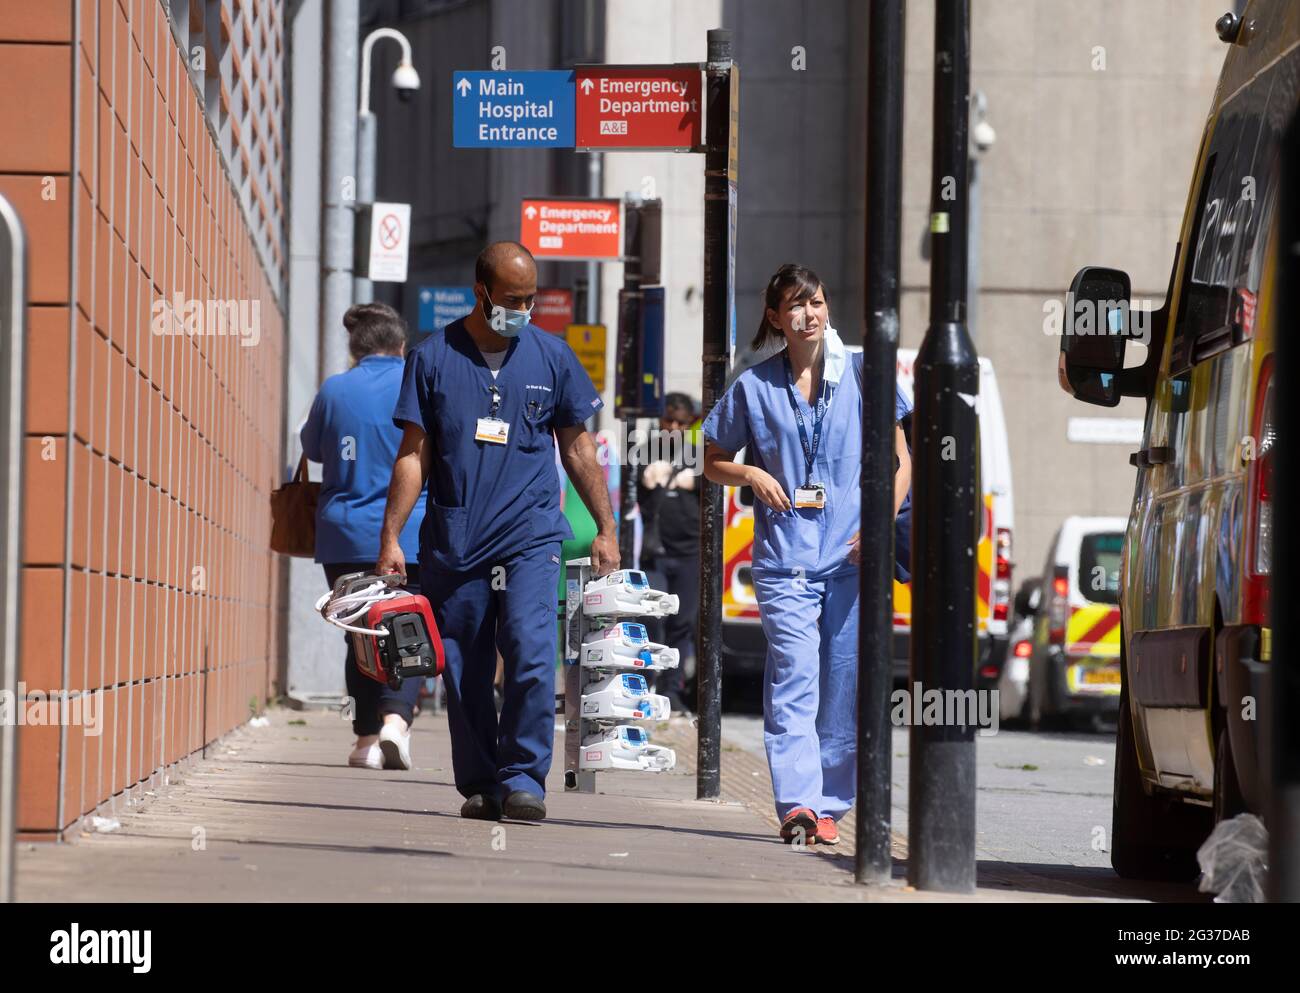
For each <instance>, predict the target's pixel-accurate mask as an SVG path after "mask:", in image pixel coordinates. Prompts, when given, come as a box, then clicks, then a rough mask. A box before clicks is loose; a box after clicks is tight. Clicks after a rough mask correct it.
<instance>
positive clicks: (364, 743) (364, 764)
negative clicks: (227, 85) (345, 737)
mask: <svg viewBox="0 0 1300 993" xmlns="http://www.w3.org/2000/svg"><path fill="white" fill-rule="evenodd" d="M348 765H350V766H352V768H354V769H382V768H383V767H384V753H383V752H382V751H380V750H379V740H378V738H376V737H375V736H374V735H366V736H365V737H364V738H358V739H357V747H356V748H354V749H352V754H351V755H349V756H348Z"/></svg>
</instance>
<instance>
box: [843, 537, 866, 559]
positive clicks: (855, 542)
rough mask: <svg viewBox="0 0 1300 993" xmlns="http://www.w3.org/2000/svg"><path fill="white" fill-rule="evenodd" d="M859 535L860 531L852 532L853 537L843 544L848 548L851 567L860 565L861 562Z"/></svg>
mask: <svg viewBox="0 0 1300 993" xmlns="http://www.w3.org/2000/svg"><path fill="white" fill-rule="evenodd" d="M861 534H862V532H860V531H854V532H853V537H852V538H850V539H849V540H848V541H847V542H845V544H847V545H848V546H849V561H850V562H851V563H852V564H853V565H860V564H861V562H862V539H861Z"/></svg>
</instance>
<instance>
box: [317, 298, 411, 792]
mask: <svg viewBox="0 0 1300 993" xmlns="http://www.w3.org/2000/svg"><path fill="white" fill-rule="evenodd" d="M343 326H344V327H345V328H347V331H348V349H349V351H350V352H351V353H352V358H353V360H354V361H355V363H356V364H355V365H354V366H353V367H352V368H351V369H349V370H348V371H347V372H344V373H340V374H338V375H336V376H331V377H330V378H329V379H327V380H325V383H324V384H323V385H322V386H321V388H320V392H319V393H318V394H317V395H316V400H315V402H314V403H313V404H312V408H311V413H310V414H309V415H308V417H307V423H306V424H304V425H303V427H302V431H301V432H300V437H301V439H302V450H303V454H304V455H305V456H306V457H307V458H309V459H310V460H311V461H313V462H320V463H321V464H322V466H323V471H322V481H321V490H320V497H319V501H318V503H317V509H316V561H317V562H319V563H321V565H322V566H323V567H324V569H325V580H326V582H327V583H329V585H330V586H331V587H332V586H333V585H334V582H335V581H336V580H337V579H338V578H339V577H340V576H344V575H347V574H348V573H351V572H372V571H373V570H374V564H375V556H376V555H377V554H378V550H379V544H380V543H379V531H380V526H381V525H382V523H383V516H384V505H385V503H386V502H387V499H388V482H389V479H390V477H391V475H392V469H393V462H394V460H395V459H396V457H397V449H398V445H399V444H400V443H401V440H402V431H401V429H400V428H397V427H395V426H394V425H393V407H394V406H395V405H396V404H397V394H398V392H399V390H400V389H401V385H402V369H403V363H404V358H403V352H404V351H405V347H406V340H407V329H406V322H405V321H403V320H402V318H401V316H400V315H399V314H398V313H397V312H396V311H395V310H393V309H392V308H391V307H389V306H386V305H385V304H382V303H364V304H357V305H356V306H354V307H351V308H349V310H348V311H347V313H346V314H344V315H343ZM423 507H424V501H423V500H421V501H420V502H419V503H417V505H416V509H415V510H414V511H413V512H412V513H411V517H410V519H409V520H408V521H407V522H406V527H405V528H403V529H402V534H401V545H402V551H403V552H404V553H405V554H406V561H407V562H408V563H409V564H410V568H409V569H408V572H407V576H408V581H407V583H406V584H405V585H406V588H407V589H408V590H409V591H411V592H413V593H419V592H420V590H419V587H418V583H419V578H418V577H419V575H420V570H419V569H418V568H415V563H416V559H417V558H418V552H419V532H420V523H421V521H422V519H423V516H424V514H423V509H422V508H423ZM344 640H345V641H346V642H347V646H348V653H347V668H346V678H347V688H348V695H349V696H351V697H352V701H353V704H354V708H355V709H354V711H353V715H354V716H353V721H352V730H353V732H354V733H355V734H356V736H357V743H356V747H355V748H354V749H353V750H352V754H351V755H350V756H348V765H351V766H357V767H360V768H366V769H381V768H383V769H410V768H411V744H410V740H411V720H412V717H413V716H414V711H415V705H416V703H417V702H418V699H419V693H420V683H421V681H420V680H418V679H408V680H405V681H403V683H402V687H401V689H399V690H393V689H390V688H389V687H387V686H385V685H383V684H381V683H378V682H376V681H374V680H372V679H369V678H368V677H366V676H365V675H363V674H362V673H361V672H360V671H358V669H357V665H356V657H355V654H354V650H353V647H352V639H351V637H350V636H348V635H345V636H344Z"/></svg>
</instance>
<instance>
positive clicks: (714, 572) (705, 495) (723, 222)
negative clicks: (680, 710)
mask: <svg viewBox="0 0 1300 993" xmlns="http://www.w3.org/2000/svg"><path fill="white" fill-rule="evenodd" d="M705 78H706V94H705V101H706V117H705V135H704V138H705V150H704V349H703V389H702V399H703V405H704V410H705V412H706V413H707V412H708V411H710V410H712V409H713V405H714V404H716V403H717V402H718V400H719V399H721V397H722V394H723V391H724V390H725V389H726V385H727V367H728V366H729V365H730V363H731V341H730V327H731V301H730V294H729V292H728V283H729V281H730V276H729V272H730V266H729V257H730V252H731V245H730V244H729V242H730V238H731V234H730V214H729V205H730V199H729V190H728V178H727V161H728V158H727V157H728V146H729V142H730V137H731V114H730V111H731V32H730V31H726V30H724V29H721V28H714V29H712V30H710V31H709V42H708V67H707V69H706V71H705ZM699 480H700V483H701V484H702V485H701V486H700V647H699V653H698V659H699V665H698V668H697V672H696V686H697V696H698V701H697V709H698V717H699V720H698V724H697V730H698V733H699V755H698V759H697V762H696V780H695V795H696V796H697V797H698V798H699V799H701V800H705V799H715V798H717V797H718V796H719V795H720V793H721V789H722V770H721V761H722V488H721V487H720V486H718V485H717V484H716V483H711V482H709V481H708V480H706V479H705V478H704V477H703V476H702V475H701V476H700V477H699Z"/></svg>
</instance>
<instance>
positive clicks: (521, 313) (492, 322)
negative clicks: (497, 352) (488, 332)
mask: <svg viewBox="0 0 1300 993" xmlns="http://www.w3.org/2000/svg"><path fill="white" fill-rule="evenodd" d="M483 296H484V297H486V298H487V302H488V303H489V304H490V305H491V307H492V309H491V310H490V311H488V327H490V328H491V329H492V330H493V331H495V332H496V333H497V334H499V335H501V337H502V338H517V337H518V336H519V332H520V331H522V330H523V329H524V328H526V327H527V326H528V319H529V318H530V317H531V316H532V313H533V310H532V308H531V307H530V308H529V309H528V310H508V309H507V308H505V307H499V306H497V305H496V304H494V303H492V298H491V297H490V296H488V292H487V290H486V289H485V290H484V291H483Z"/></svg>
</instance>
